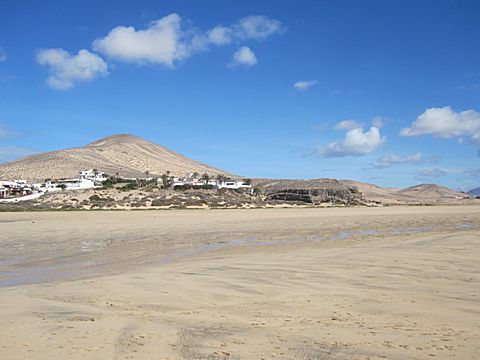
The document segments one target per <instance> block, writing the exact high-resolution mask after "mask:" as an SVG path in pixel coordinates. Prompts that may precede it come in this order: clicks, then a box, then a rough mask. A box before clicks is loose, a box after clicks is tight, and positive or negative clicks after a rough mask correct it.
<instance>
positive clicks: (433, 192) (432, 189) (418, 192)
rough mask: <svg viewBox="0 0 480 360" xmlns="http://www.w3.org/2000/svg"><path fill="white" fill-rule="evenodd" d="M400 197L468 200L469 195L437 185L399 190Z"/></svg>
mask: <svg viewBox="0 0 480 360" xmlns="http://www.w3.org/2000/svg"><path fill="white" fill-rule="evenodd" d="M397 193H398V194H399V195H402V196H407V197H415V198H426V199H435V198H436V199H439V198H456V197H458V198H468V195H467V194H464V193H461V192H458V191H455V190H452V189H449V188H447V187H444V186H440V185H436V184H420V185H415V186H411V187H408V188H406V189H402V190H399V191H398V192H397Z"/></svg>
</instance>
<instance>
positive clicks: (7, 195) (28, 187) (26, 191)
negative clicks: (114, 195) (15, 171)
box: [0, 169, 106, 201]
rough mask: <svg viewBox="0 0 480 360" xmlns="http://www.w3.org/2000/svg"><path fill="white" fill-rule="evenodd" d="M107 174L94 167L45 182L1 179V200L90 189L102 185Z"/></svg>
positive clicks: (31, 197) (16, 199)
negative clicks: (71, 175) (70, 177)
mask: <svg viewBox="0 0 480 360" xmlns="http://www.w3.org/2000/svg"><path fill="white" fill-rule="evenodd" d="M105 180H106V178H105V175H104V173H103V172H101V171H97V170H94V169H91V170H85V171H80V173H79V175H78V177H76V178H72V179H60V180H45V182H43V183H28V182H27V181H26V180H8V181H1V180H0V201H20V200H31V199H34V198H37V197H40V196H41V195H43V194H45V193H47V192H53V191H61V190H78V189H89V188H93V187H95V186H100V185H102V182H103V181H105Z"/></svg>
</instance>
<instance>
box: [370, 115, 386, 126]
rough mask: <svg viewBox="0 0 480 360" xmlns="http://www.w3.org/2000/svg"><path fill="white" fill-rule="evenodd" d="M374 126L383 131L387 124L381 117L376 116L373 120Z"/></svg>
mask: <svg viewBox="0 0 480 360" xmlns="http://www.w3.org/2000/svg"><path fill="white" fill-rule="evenodd" d="M372 124H373V126H375V127H377V128H379V129H381V128H382V127H383V125H384V124H385V121H384V120H383V118H382V117H381V116H375V117H374V118H373V120H372Z"/></svg>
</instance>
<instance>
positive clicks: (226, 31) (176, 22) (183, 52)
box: [93, 13, 284, 67]
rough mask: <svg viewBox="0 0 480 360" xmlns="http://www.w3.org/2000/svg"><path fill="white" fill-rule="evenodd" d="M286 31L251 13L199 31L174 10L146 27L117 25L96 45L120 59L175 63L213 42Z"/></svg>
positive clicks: (219, 44)
mask: <svg viewBox="0 0 480 360" xmlns="http://www.w3.org/2000/svg"><path fill="white" fill-rule="evenodd" d="M283 31H284V27H283V25H282V23H281V22H280V21H278V20H275V19H270V18H268V17H266V16H259V15H252V16H247V17H244V18H242V19H240V20H239V21H238V22H237V23H235V24H233V25H231V26H223V25H217V26H215V27H213V28H211V29H209V30H207V31H206V32H199V31H198V30H196V29H193V28H191V27H190V28H186V27H185V26H183V25H182V19H181V17H180V16H179V15H178V14H175V13H173V14H170V15H168V16H165V17H163V18H161V19H159V20H155V21H153V22H151V23H150V24H149V25H148V27H147V28H146V29H135V28H134V27H133V26H128V27H127V26H117V27H116V28H114V29H112V30H111V31H110V32H109V33H108V34H107V35H106V36H105V37H103V38H97V39H96V40H95V41H94V42H93V49H94V50H95V51H98V52H101V53H103V54H105V55H107V56H108V57H110V58H112V59H116V60H120V61H125V62H132V63H139V64H145V63H151V64H159V65H164V66H167V67H174V66H175V63H176V62H178V61H181V60H184V59H186V58H188V57H190V56H192V55H193V54H195V53H198V52H201V51H207V50H208V49H209V48H210V47H211V46H212V45H215V46H222V45H228V44H231V43H240V42H242V41H245V40H258V41H260V40H265V39H267V38H268V37H270V36H272V35H274V34H280V33H282V32H283Z"/></svg>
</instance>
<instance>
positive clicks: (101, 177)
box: [79, 169, 107, 183]
mask: <svg viewBox="0 0 480 360" xmlns="http://www.w3.org/2000/svg"><path fill="white" fill-rule="evenodd" d="M79 179H85V180H90V181H93V182H94V183H102V182H104V181H105V180H107V178H106V177H105V173H104V172H102V171H96V170H94V169H89V170H84V171H80V174H79Z"/></svg>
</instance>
